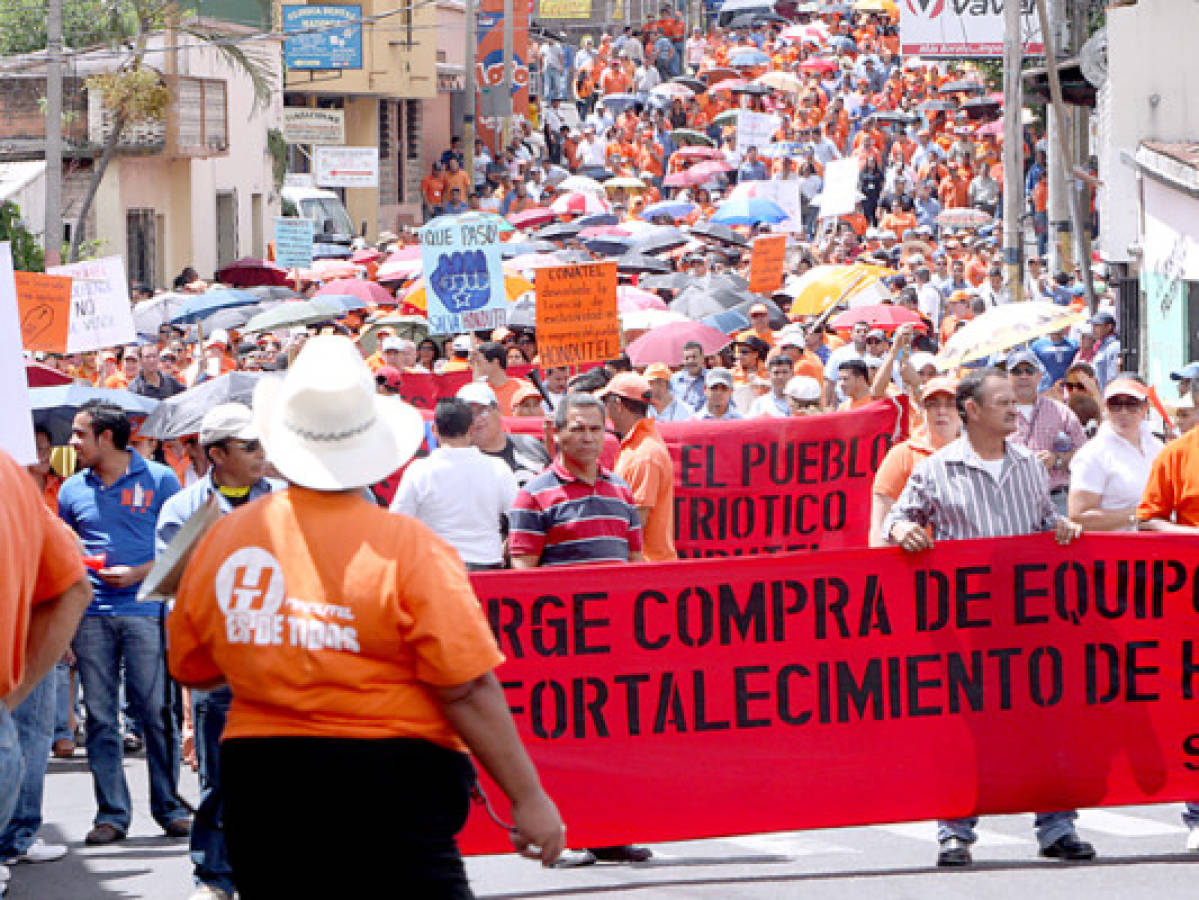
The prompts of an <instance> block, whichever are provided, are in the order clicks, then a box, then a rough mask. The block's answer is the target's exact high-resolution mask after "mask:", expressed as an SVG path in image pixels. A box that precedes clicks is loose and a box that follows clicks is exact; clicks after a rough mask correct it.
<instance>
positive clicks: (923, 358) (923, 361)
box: [912, 351, 941, 372]
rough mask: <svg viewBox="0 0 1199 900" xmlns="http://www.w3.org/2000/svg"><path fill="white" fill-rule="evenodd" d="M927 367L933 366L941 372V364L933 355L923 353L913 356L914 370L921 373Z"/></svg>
mask: <svg viewBox="0 0 1199 900" xmlns="http://www.w3.org/2000/svg"><path fill="white" fill-rule="evenodd" d="M925 366H932V367H933V368H934V369H936V370H937V371H938V372H940V371H941V364H940V363H939V362H937V358H936V357H935V356H933V355H932V354H931V353H925V352H923V351H921V352H919V353H913V354H912V368H913V369H915V370H916V371H917V372H919V371H920V370H921V369H923V368H924V367H925Z"/></svg>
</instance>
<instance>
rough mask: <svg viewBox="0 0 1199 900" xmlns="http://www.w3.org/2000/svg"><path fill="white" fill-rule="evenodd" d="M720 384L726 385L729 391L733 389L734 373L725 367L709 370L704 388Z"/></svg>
mask: <svg viewBox="0 0 1199 900" xmlns="http://www.w3.org/2000/svg"><path fill="white" fill-rule="evenodd" d="M718 384H722V385H724V386H725V387H726V388H728V389H729V390H732V389H733V373H732V372H730V371H729V370H728V369H726V368H724V367H723V366H717V367H716V368H715V369H708V374H707V375H705V376H704V387H712V386H714V385H718Z"/></svg>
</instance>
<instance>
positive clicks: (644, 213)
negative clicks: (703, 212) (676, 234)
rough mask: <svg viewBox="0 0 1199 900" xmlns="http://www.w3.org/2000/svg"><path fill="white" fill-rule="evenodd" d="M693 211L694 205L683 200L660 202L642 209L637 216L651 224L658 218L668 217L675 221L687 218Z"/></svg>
mask: <svg viewBox="0 0 1199 900" xmlns="http://www.w3.org/2000/svg"><path fill="white" fill-rule="evenodd" d="M695 210H696V206H695V204H694V203H687V202H686V201H683V200H661V201H659V202H658V203H651V204H650V205H649V206H647V207H645V208H644V209H642V210H641V212H640V213H639V214H638V215H639V217H640V218H642V219H644V220H645V221H647V222H652V221H653V220H654V219H656V218H657V217H658V216H669V217H670V218H672V219H676V220H677V219H685V218H687V216H689V215H691V214H692V213H693V212H695Z"/></svg>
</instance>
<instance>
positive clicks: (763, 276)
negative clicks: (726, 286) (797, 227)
mask: <svg viewBox="0 0 1199 900" xmlns="http://www.w3.org/2000/svg"><path fill="white" fill-rule="evenodd" d="M786 263H787V236H786V235H785V234H760V235H758V236H757V237H756V238H754V243H753V248H752V249H751V251H750V256H749V289H750V290H751V291H753V292H754V293H755V294H773V293H774V292H775V291H777V290H778V289H779V288H780V287H782V285H783V269H784V268H785V267H786Z"/></svg>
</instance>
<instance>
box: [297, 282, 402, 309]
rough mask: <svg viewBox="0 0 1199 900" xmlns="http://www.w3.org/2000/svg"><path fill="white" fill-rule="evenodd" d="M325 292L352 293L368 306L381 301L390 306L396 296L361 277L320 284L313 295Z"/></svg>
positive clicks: (317, 295)
mask: <svg viewBox="0 0 1199 900" xmlns="http://www.w3.org/2000/svg"><path fill="white" fill-rule="evenodd" d="M326 294H352V295H353V296H355V297H357V298H358V299H359V300H361V301H362V302H363V303H365V304H367V305H368V306H378V305H379V304H381V303H382V304H386V305H388V306H392V305H394V304H395V302H396V298H395V297H393V296H392V295H391V292H390V291H388V290H387V288H385V287H383V285H381V284H378V283H377V282H374V281H364V280H363V279H361V278H338V279H336V280H334V281H330V282H328V283H326V284H323V285H321V288H320V290H318V291H317V292H316V294H314V295H313V296H316V297H323V296H325V295H326Z"/></svg>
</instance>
